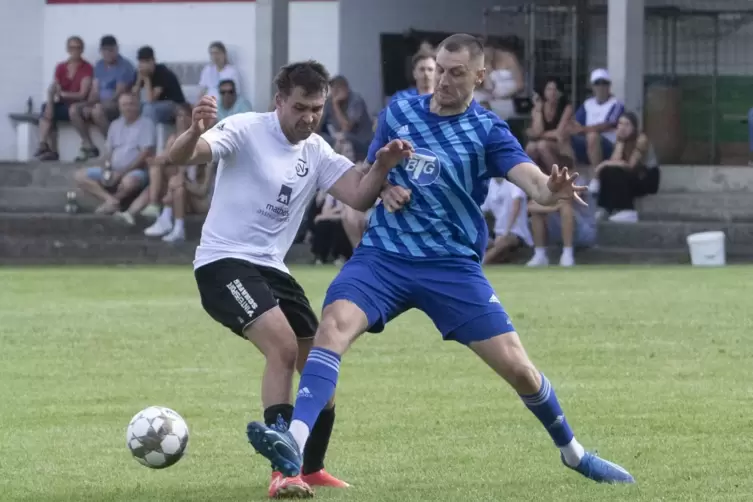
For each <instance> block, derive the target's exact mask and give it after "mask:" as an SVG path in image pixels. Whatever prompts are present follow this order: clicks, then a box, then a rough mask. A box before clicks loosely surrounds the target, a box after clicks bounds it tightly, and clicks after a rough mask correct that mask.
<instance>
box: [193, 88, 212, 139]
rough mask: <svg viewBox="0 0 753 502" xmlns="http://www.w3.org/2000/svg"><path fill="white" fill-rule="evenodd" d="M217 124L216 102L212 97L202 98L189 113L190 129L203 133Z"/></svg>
mask: <svg viewBox="0 0 753 502" xmlns="http://www.w3.org/2000/svg"><path fill="white" fill-rule="evenodd" d="M215 122H217V100H216V99H215V98H214V96H202V97H201V99H200V100H199V102H198V104H197V105H196V106H195V107H194V109H193V111H192V112H191V127H194V128H196V129H197V130H198V132H200V133H203V132H204V131H206V130H207V129H209V128H210V127H212V125H214V123H215Z"/></svg>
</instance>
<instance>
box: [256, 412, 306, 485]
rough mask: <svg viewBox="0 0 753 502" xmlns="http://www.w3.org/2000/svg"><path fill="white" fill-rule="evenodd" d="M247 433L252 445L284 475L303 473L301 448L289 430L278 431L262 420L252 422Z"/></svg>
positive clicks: (292, 475)
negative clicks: (261, 421)
mask: <svg viewBox="0 0 753 502" xmlns="http://www.w3.org/2000/svg"><path fill="white" fill-rule="evenodd" d="M246 435H247V436H248V442H249V443H251V446H253V447H254V449H255V450H256V451H257V452H259V453H260V454H261V455H263V456H264V457H266V458H267V459H268V460H269V461H270V462H272V465H274V466H276V468H277V470H279V471H280V472H281V473H282V474H283V476H285V477H289V478H293V477H296V476H299V475H300V474H301V464H302V463H303V462H302V460H301V453H300V449H299V448H298V443H296V441H295V439H294V438H293V436H292V435H291V434H290V433H289V432H287V431H285V432H281V431H278V430H276V429H273V428H270V427H267V426H266V425H264V424H262V423H260V422H250V423H249V424H248V426H247V427H246Z"/></svg>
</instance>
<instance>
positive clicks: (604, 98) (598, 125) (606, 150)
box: [565, 68, 625, 167]
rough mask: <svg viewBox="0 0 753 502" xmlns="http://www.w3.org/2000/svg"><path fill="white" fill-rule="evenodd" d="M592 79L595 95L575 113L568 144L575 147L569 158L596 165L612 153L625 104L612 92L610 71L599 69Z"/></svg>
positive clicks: (566, 144)
mask: <svg viewBox="0 0 753 502" xmlns="http://www.w3.org/2000/svg"><path fill="white" fill-rule="evenodd" d="M590 82H591V88H592V91H593V96H592V97H590V98H588V99H587V100H585V101H584V102H583V104H582V105H581V107H580V108H578V111H577V112H575V120H574V121H572V122H571V123H570V124H569V126H568V128H567V130H566V132H567V134H568V135H569V136H570V141H566V142H565V146H566V147H569V148H572V151H569V152H568V156H569V157H572V158H574V159H575V160H576V161H577V162H579V163H582V164H587V165H589V166H591V167H596V166H598V165H599V164H600V163H601V161H602V160H604V159H608V158H609V157H611V156H612V151H613V150H614V142H615V140H616V132H615V131H616V129H617V120H618V119H619V118H620V115H622V112H623V111H625V107H624V105H623V104H622V103H621V102H620V101H619V100H618V99H617V98H616V97H615V96H613V95H612V91H611V90H612V81H611V78H610V77H609V73H608V72H607V70H605V69H603V68H599V69H596V70H594V71H593V72H591V79H590Z"/></svg>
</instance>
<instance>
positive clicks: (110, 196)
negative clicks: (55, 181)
mask: <svg viewBox="0 0 753 502" xmlns="http://www.w3.org/2000/svg"><path fill="white" fill-rule="evenodd" d="M118 106H119V108H120V118H118V119H116V120H115V121H113V123H112V124H110V129H109V130H108V131H107V140H106V144H105V153H104V156H103V158H102V161H103V167H83V168H81V169H79V170H78V171H76V175H75V179H76V183H77V185H78V187H79V188H80V189H81V190H83V191H85V192H87V193H88V194H90V195H93V196H94V197H96V198H97V199H99V200H100V201H103V202H102V204H101V205H100V206H99V207H98V208H97V209H96V211H95V212H96V213H97V214H113V213H115V212H116V211H119V210H120V206H121V204H122V203H123V202H124V201H125V200H126V199H128V198H130V197H132V196H133V195H134V194H135V193H138V192H140V191H141V190H142V189H143V188H144V187H145V186H146V185H147V183H148V182H149V178H148V176H147V173H146V170H145V169H144V168H145V167H146V160H147V159H148V158H149V157H151V156H153V155H154V147H155V144H156V142H157V133H156V128H155V126H154V122H152V121H151V120H149V119H148V118H146V117H144V116H140V114H139V100H138V98H137V97H136V96H134V95H133V94H123V95H121V96H120V98H119V99H118Z"/></svg>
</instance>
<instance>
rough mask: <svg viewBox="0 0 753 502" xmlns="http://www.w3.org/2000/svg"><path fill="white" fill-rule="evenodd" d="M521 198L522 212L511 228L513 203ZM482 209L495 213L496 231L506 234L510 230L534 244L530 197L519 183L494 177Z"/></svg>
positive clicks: (531, 244) (499, 233)
mask: <svg viewBox="0 0 753 502" xmlns="http://www.w3.org/2000/svg"><path fill="white" fill-rule="evenodd" d="M516 199H518V200H520V212H518V215H517V217H516V218H515V221H513V222H512V225H511V226H510V228H507V226H508V225H510V217H511V216H512V213H513V203H514V202H515V200H516ZM481 210H482V211H484V212H486V211H490V212H491V213H492V214H493V215H494V233H495V234H496V235H498V236H499V235H505V233H506V232H508V231H509V233H511V234H512V235H517V236H518V237H520V239H521V240H522V241H523V242H525V243H526V244H527V245H528V246H533V236H532V235H531V230H530V229H529V228H528V198H527V197H526V194H525V192H523V190H521V189H520V188H519V187H518V186H517V185H515V184H513V183H510V182H509V181H507V180H496V179H492V180H491V181H490V182H489V193H488V194H487V196H486V200H485V201H484V203H483V204H482V205H481Z"/></svg>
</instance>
